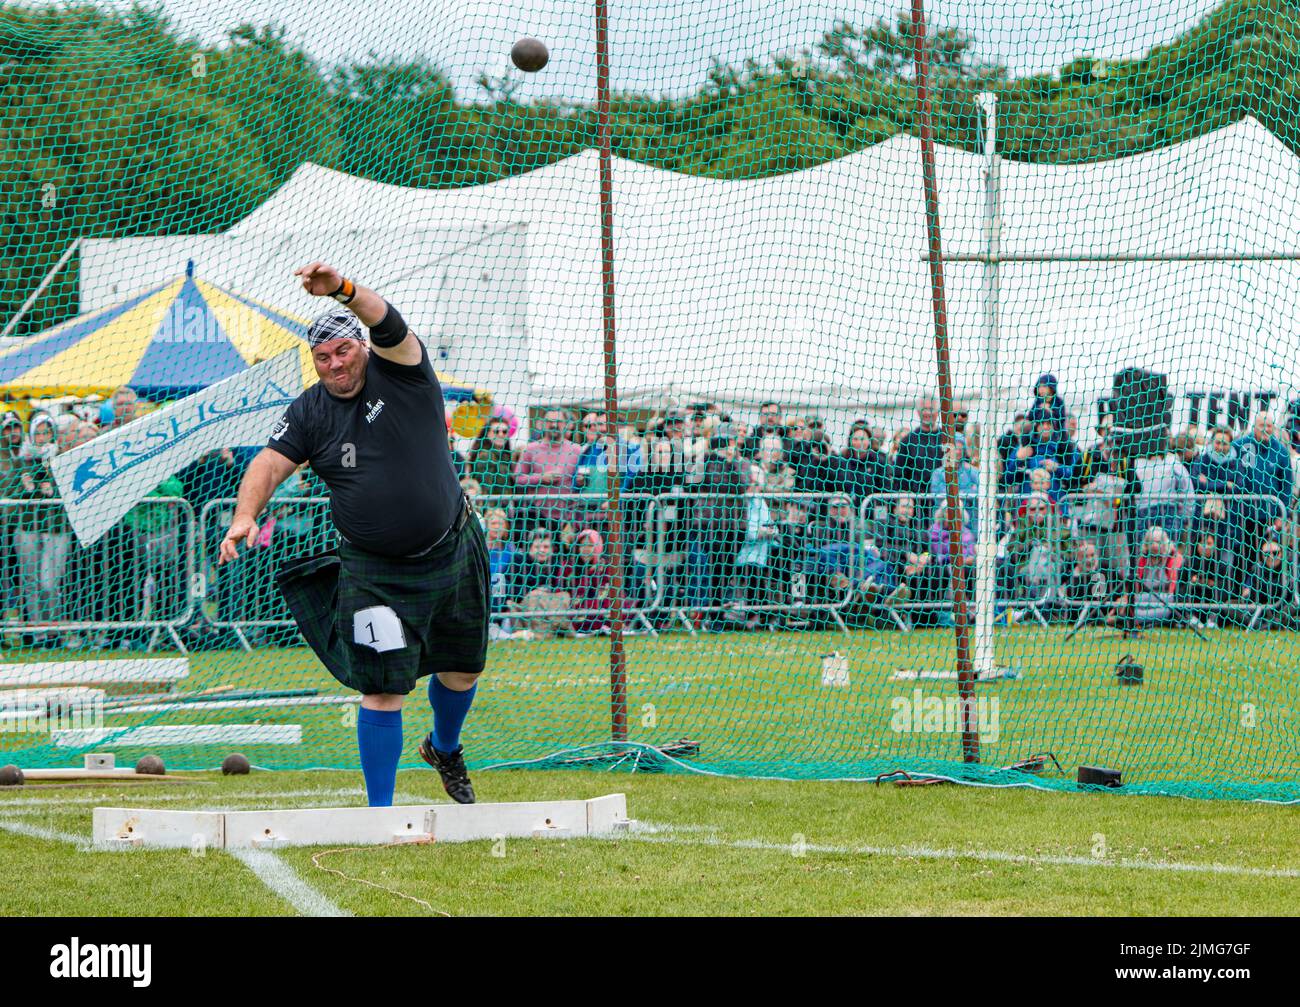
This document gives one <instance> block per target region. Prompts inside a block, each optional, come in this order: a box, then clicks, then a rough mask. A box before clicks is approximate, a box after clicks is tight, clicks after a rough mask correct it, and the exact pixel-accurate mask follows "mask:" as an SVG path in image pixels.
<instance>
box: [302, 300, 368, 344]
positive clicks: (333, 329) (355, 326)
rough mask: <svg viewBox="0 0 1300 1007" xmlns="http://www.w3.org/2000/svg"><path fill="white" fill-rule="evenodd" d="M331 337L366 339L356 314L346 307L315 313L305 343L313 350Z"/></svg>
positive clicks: (361, 340) (362, 340) (361, 341)
mask: <svg viewBox="0 0 1300 1007" xmlns="http://www.w3.org/2000/svg"><path fill="white" fill-rule="evenodd" d="M331 339H355V340H356V341H357V342H359V343H364V342H365V341H366V336H365V333H364V332H362V331H361V323H360V322H359V321H357V316H356V315H354V314H353V313H352V312H351V311H349V310H348V309H347V308H341V307H340V308H330V309H329V310H328V311H325V312H323V313H321V314H319V315H317V316H316V317H315V318H314V319H313V320H312V323H311V325H310V326H309V327H308V329H307V345H308V346H310V347H311V348H312V349H313V350H314V349H315V348H316V347H317V346H319V345H320V344H321V343H327V342H329V341H330V340H331Z"/></svg>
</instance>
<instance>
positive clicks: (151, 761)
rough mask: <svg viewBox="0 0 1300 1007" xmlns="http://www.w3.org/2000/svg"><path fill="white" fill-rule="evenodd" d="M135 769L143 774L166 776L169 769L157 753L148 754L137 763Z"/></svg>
mask: <svg viewBox="0 0 1300 1007" xmlns="http://www.w3.org/2000/svg"><path fill="white" fill-rule="evenodd" d="M135 771H136V772H137V773H139V774H140V775H141V776H166V775H167V769H166V767H164V766H163V760H162V759H160V758H158V756H156V755H146V756H145V757H144V758H143V759H141V760H140V761H139V762H137V763H136V764H135Z"/></svg>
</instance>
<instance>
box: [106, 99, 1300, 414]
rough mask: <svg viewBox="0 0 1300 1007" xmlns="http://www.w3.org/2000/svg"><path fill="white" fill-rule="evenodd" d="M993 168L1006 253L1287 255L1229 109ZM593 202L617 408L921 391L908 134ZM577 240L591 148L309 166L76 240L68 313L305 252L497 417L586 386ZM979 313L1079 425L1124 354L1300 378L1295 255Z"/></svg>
mask: <svg viewBox="0 0 1300 1007" xmlns="http://www.w3.org/2000/svg"><path fill="white" fill-rule="evenodd" d="M982 167H983V158H982V157H981V156H979V155H975V154H968V153H964V152H961V151H957V150H953V149H948V148H940V149H939V151H938V177H939V185H940V194H941V218H942V227H943V238H944V242H945V252H946V253H949V254H952V253H955V252H958V251H960V252H968V253H969V252H979V251H982V246H981V244H980V242H981V240H982V239H981V227H982V207H983V203H982V182H981V169H982ZM1001 171H1002V173H1001V178H1002V210H1003V230H1002V235H1003V239H1002V240H1003V251H1004V253H1009V252H1030V251H1033V252H1042V251H1047V252H1056V253H1067V254H1096V253H1108V254H1122V253H1152V252H1165V253H1169V252H1179V253H1206V252H1233V253H1251V252H1263V251H1269V252H1273V251H1277V250H1280V249H1297V248H1300V239H1296V238H1294V237H1293V235H1292V231H1293V230H1294V227H1293V224H1292V215H1293V213H1294V211H1295V207H1297V206H1300V161H1297V159H1296V157H1295V156H1294V155H1293V154H1292V153H1291V152H1290V151H1289V150H1288V149H1287V148H1286V147H1285V146H1284V145H1283V144H1282V143H1281V142H1280V141H1278V140H1277V138H1276V137H1274V136H1273V135H1272V134H1271V133H1270V132H1269V131H1268V130H1267V129H1265V128H1264V127H1263V126H1262V125H1260V124H1259V123H1258V122H1256V121H1255V120H1253V119H1244V120H1242V121H1240V122H1238V123H1236V124H1234V125H1232V126H1229V127H1226V128H1223V129H1220V130H1218V131H1216V132H1213V133H1210V134H1207V135H1205V136H1202V137H1199V138H1197V139H1194V140H1190V141H1187V142H1185V143H1181V144H1177V145H1175V146H1171V147H1167V148H1164V149H1162V150H1158V151H1153V152H1150V153H1146V154H1142V155H1138V156H1133V157H1128V158H1124V159H1120V160H1114V161H1107V162H1102V163H1096V164H1088V165H1079V166H1050V165H1030V164H1023V163H1016V162H1003V165H1002V170H1001ZM613 194H614V220H615V237H614V241H615V258H616V298H617V314H616V319H617V327H618V368H619V386H620V389H621V395H622V397H623V399H624V401H628V402H655V403H659V402H665V401H673V402H677V403H684V402H689V401H693V400H695V399H710V400H714V401H722V402H729V403H733V404H735V405H739V406H742V407H752V406H754V405H755V404H757V403H758V402H761V401H763V400H765V399H768V398H777V399H781V400H783V401H785V402H789V403H799V404H805V405H809V406H815V407H818V408H819V409H820V410H821V411H822V412H823V413H826V414H828V415H831V416H832V418H833V419H839V420H844V419H846V418H847V417H849V416H851V415H856V414H861V413H864V412H865V413H868V414H881V413H890V412H893V411H895V410H898V409H906V408H909V404H910V402H911V401H912V400H913V399H914V397H915V396H916V395H917V394H918V393H919V392H921V391H923V390H927V389H930V388H932V387H933V385H934V374H935V361H934V338H933V326H932V319H931V313H930V301H929V294H930V288H929V280H928V272H927V267H926V266H925V264H924V262H923V261H922V260H921V257H920V256H921V252H922V250H923V249H924V245H925V230H924V223H925V220H924V208H923V202H922V191H921V161H920V153H919V146H918V143H917V140H916V139H915V138H914V137H912V136H909V135H899V136H895V137H894V138H892V139H890V140H888V141H886V142H884V143H881V144H878V145H876V146H874V147H871V148H868V149H865V150H862V151H860V152H858V153H856V154H853V155H851V156H848V157H845V158H842V159H840V160H838V161H834V162H831V163H828V164H824V165H821V166H818V167H816V168H812V169H808V170H804V171H799V172H795V173H792V174H788V175H782V176H778V177H772V178H765V179H758V180H752V181H723V180H716V179H707V178H695V177H688V176H684V175H679V174H676V173H673V172H669V171H665V170H662V169H658V168H653V167H648V166H645V165H642V164H638V163H635V162H631V161H627V160H622V159H615V162H614V187H613ZM599 238H600V234H599V210H598V166H597V156H596V153H595V152H594V151H587V152H584V153H582V154H579V155H576V156H574V157H571V158H568V159H566V160H564V161H561V162H559V163H557V164H554V165H551V166H549V167H546V168H542V169H538V170H536V171H533V172H531V173H529V174H526V175H522V176H519V177H515V178H511V179H506V180H503V181H500V182H495V183H492V184H489V185H483V186H477V187H472V188H464V189H454V190H414V189H406V188H401V187H397V186H391V185H384V184H380V183H377V182H371V181H367V180H365V179H361V178H355V177H350V176H346V175H342V174H339V173H337V172H334V171H330V170H327V169H325V168H322V167H320V166H318V165H315V164H305V165H303V166H302V167H301V168H299V169H298V170H297V171H296V172H295V173H294V175H293V176H292V177H291V178H290V180H289V181H288V182H287V183H285V185H284V186H282V187H281V188H280V190H279V191H278V192H276V193H275V194H274V195H273V196H271V197H270V198H269V199H268V200H267V201H266V202H265V203H264V204H262V205H261V206H260V207H259V208H258V209H257V210H255V211H254V212H253V213H251V214H250V215H249V216H248V217H247V218H246V219H244V220H243V221H242V222H241V223H239V224H238V225H237V226H235V227H234V228H232V229H231V230H230V231H229V232H227V234H225V235H220V236H213V237H203V238H194V237H185V236H181V237H169V238H147V239H121V240H112V241H94V242H87V243H86V246H85V249H84V251H83V263H82V273H81V277H82V308H83V310H89V309H92V308H95V307H99V306H102V305H103V304H105V303H107V302H109V301H111V300H113V299H115V298H117V297H120V296H121V295H123V294H125V293H127V292H129V291H130V290H132V289H138V288H141V287H144V286H147V285H148V284H150V283H153V282H158V281H159V278H160V277H166V276H171V275H174V274H175V273H176V271H177V267H178V265H179V266H180V267H181V268H183V266H184V261H185V259H187V258H194V259H195V260H196V268H197V270H198V272H199V273H200V275H205V276H207V277H208V278H210V279H212V280H213V281H214V282H218V283H225V284H230V285H232V286H234V287H236V288H237V289H242V290H244V291H245V292H247V293H249V294H251V295H253V296H257V297H260V298H262V299H264V300H267V301H270V302H272V303H275V304H277V305H280V306H282V307H285V308H291V309H294V310H297V311H299V312H309V311H310V306H309V305H307V304H306V303H305V300H306V299H305V297H304V296H303V295H301V294H300V293H298V292H297V291H296V290H295V288H294V286H293V284H292V283H291V282H290V281H289V276H288V273H289V270H290V268H291V267H292V265H294V264H296V262H297V260H298V259H301V258H302V257H304V256H307V257H315V256H316V255H317V254H319V255H320V257H322V258H329V259H331V260H332V261H335V262H336V263H337V264H338V265H340V266H341V267H342V268H344V269H345V271H349V272H352V273H355V274H356V275H357V276H359V277H361V278H362V279H364V280H368V281H370V282H372V283H373V284H375V285H376V286H378V287H380V288H381V289H382V290H383V291H384V292H385V293H386V294H388V295H389V296H390V298H391V299H392V300H393V301H394V302H395V303H398V304H399V305H401V306H402V307H403V309H404V311H405V313H406V314H407V316H408V317H409V318H411V319H412V321H413V322H414V323H415V324H416V326H417V330H418V331H421V333H422V334H425V335H426V336H427V337H428V339H429V341H430V345H431V346H432V345H433V344H434V343H435V342H436V343H437V345H438V348H439V349H440V351H441V357H442V359H441V361H440V363H439V366H443V367H446V368H447V369H450V370H453V371H455V372H456V373H457V374H460V375H461V376H463V377H464V378H465V379H466V380H470V381H473V382H474V383H476V384H480V385H486V386H489V387H493V388H496V389H497V390H498V392H499V394H500V396H501V398H502V399H503V400H504V401H510V402H511V403H512V404H513V405H515V406H516V408H518V407H519V406H520V405H521V404H522V403H523V402H524V401H528V402H542V401H558V400H580V399H592V400H599V399H600V397H601V394H602V393H601V388H602V382H603V375H604V369H603V365H602V358H601V345H602V329H601V287H600V241H599ZM946 268H947V280H948V303H949V313H950V327H951V336H952V341H953V353H954V369H955V378H956V384H957V389H958V394H959V396H960V397H962V398H964V399H965V400H966V401H973V400H974V399H975V397H976V395H977V394H978V391H979V389H980V386H981V383H982V382H981V373H980V372H981V370H982V356H981V347H982V334H983V329H982V302H981V290H980V284H981V277H982V274H983V267H982V266H981V265H978V264H958V263H949V264H947V267H946ZM1001 310H1002V327H1001V331H1002V359H1001V367H1000V368H999V375H998V377H999V382H1000V383H1001V386H1002V389H1003V394H1004V395H1005V397H1006V398H1007V400H1008V401H1012V402H1021V401H1026V400H1027V396H1028V394H1029V393H1028V388H1029V385H1030V384H1031V382H1032V381H1033V379H1034V377H1035V376H1037V375H1038V374H1039V373H1041V372H1043V371H1051V372H1053V373H1055V374H1056V375H1057V376H1058V377H1059V378H1060V381H1061V389H1062V392H1063V394H1064V395H1065V397H1066V399H1067V401H1068V402H1069V403H1070V405H1071V406H1072V408H1075V409H1076V411H1078V412H1080V413H1081V414H1084V415H1085V417H1086V414H1087V413H1089V412H1090V410H1091V408H1092V402H1093V400H1095V398H1096V397H1097V396H1099V395H1103V394H1105V392H1106V390H1107V388H1108V386H1109V382H1110V377H1111V375H1112V374H1113V373H1114V371H1116V370H1117V369H1118V368H1120V367H1122V366H1126V365H1141V366H1148V367H1153V368H1156V369H1158V370H1162V371H1166V372H1168V373H1169V375H1170V379H1171V385H1172V386H1173V387H1174V388H1175V389H1176V390H1177V391H1178V392H1179V394H1180V395H1185V393H1191V392H1200V391H1209V392H1233V393H1238V394H1241V393H1245V394H1257V393H1260V392H1267V393H1273V394H1276V395H1279V396H1281V397H1282V398H1283V399H1286V398H1290V397H1291V396H1292V394H1293V393H1294V391H1295V389H1297V388H1300V359H1298V354H1297V348H1298V347H1297V330H1298V329H1300V322H1298V321H1297V314H1298V313H1300V274H1298V273H1297V265H1296V263H1293V262H1251V263H1241V262H1237V263H1230V264H1229V263H1150V262H1139V263H1123V264H1105V265H1099V264H1081V263H1070V264H1060V263H1025V264H1004V265H1003V266H1002V268H1001ZM742 411H746V410H742ZM1084 422H1085V424H1086V422H1087V420H1086V418H1085V421H1084ZM833 426H834V427H839V429H840V431H841V432H842V431H843V426H842V425H841V423H839V422H835V423H833Z"/></svg>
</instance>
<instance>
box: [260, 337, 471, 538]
mask: <svg viewBox="0 0 1300 1007" xmlns="http://www.w3.org/2000/svg"><path fill="white" fill-rule="evenodd" d="M394 314H395V313H394ZM398 317H399V318H400V316H398ZM382 324H383V322H381V323H380V325H382ZM376 328H378V326H376ZM402 328H403V329H404V328H405V324H404V323H403V324H402ZM267 447H269V448H271V449H273V450H275V451H278V452H279V453H280V454H282V455H284V456H285V457H286V458H288V459H289V460H290V461H291V462H295V463H298V464H301V463H302V462H310V463H311V467H312V469H313V470H314V471H315V472H316V474H317V475H319V476H320V477H321V479H323V480H324V482H325V485H327V486H328V487H329V489H330V509H331V514H332V515H333V518H334V524H335V525H336V526H337V527H338V530H339V531H340V532H341V533H342V534H343V536H344V537H345V538H346V539H347V540H348V541H349V542H352V543H354V544H355V545H357V546H359V547H360V548H362V549H365V550H366V551H368V552H374V553H378V554H379V555H381V556H409V555H412V554H414V553H418V552H420V551H421V550H423V549H426V548H428V547H429V546H430V545H432V544H433V543H434V542H436V541H437V540H438V539H439V538H440V537H441V536H442V535H443V533H444V532H446V530H447V529H448V528H449V527H450V526H451V525H452V523H453V522H454V521H455V520H456V518H457V517H459V515H460V508H461V496H462V493H461V488H460V482H459V481H458V480H457V478H456V472H455V469H454V468H453V467H452V461H451V450H450V448H449V446H448V444H447V419H446V411H445V408H444V406H443V401H442V389H441V387H439V385H438V378H437V375H435V374H434V371H433V365H432V364H431V363H430V362H429V354H428V352H427V351H425V349H424V347H423V346H421V348H420V362H419V363H418V364H409V365H408V364H396V363H393V362H392V361H391V360H385V359H384V358H383V357H381V356H379V354H377V353H375V352H374V350H371V351H370V359H369V361H367V363H366V381H365V385H364V386H363V387H362V389H361V391H360V392H359V393H358V394H357V395H356V396H354V397H353V398H351V399H338V398H335V397H334V396H333V395H331V394H330V393H329V392H328V391H326V390H325V385H324V384H323V383H318V384H315V385H313V386H312V387H310V388H308V389H307V390H306V391H304V392H303V393H302V394H301V395H299V396H298V398H296V399H295V400H294V401H293V403H292V404H291V405H290V406H289V408H288V410H287V411H286V412H285V414H284V416H283V417H281V419H280V422H279V423H277V424H276V427H275V430H274V432H273V433H272V434H271V439H270V441H269V442H268V443H267Z"/></svg>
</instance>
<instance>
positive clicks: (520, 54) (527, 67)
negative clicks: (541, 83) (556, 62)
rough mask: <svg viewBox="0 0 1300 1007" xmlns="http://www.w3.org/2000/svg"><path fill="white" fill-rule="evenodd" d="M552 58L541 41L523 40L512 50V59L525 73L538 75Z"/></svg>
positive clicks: (533, 39)
mask: <svg viewBox="0 0 1300 1007" xmlns="http://www.w3.org/2000/svg"><path fill="white" fill-rule="evenodd" d="M550 58H551V54H550V53H549V52H547V51H546V44H545V43H544V42H542V41H541V40H540V39H535V38H521V39H520V40H519V41H518V42H516V43H515V44H514V46H513V47H512V48H511V50H510V59H511V60H512V61H513V62H514V64H515V66H517V67H519V69H520V70H522V71H524V73H536V72H537V71H538V70H540V69H541V68H542V67H544V66H545V65H546V63H547V61H548V60H549V59H550Z"/></svg>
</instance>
